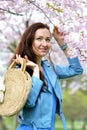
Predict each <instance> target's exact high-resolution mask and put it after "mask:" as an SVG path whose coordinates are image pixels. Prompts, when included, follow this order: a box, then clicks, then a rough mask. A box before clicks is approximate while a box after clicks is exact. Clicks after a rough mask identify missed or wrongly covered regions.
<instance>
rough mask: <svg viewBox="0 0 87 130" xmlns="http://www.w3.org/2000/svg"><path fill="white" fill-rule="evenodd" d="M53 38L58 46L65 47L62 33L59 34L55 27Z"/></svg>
mask: <svg viewBox="0 0 87 130" xmlns="http://www.w3.org/2000/svg"><path fill="white" fill-rule="evenodd" d="M53 36H54V38H55V40H56V41H57V42H58V44H59V46H63V45H65V43H64V33H63V32H60V31H59V30H58V27H57V26H54V29H53Z"/></svg>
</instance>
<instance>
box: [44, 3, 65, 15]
mask: <svg viewBox="0 0 87 130" xmlns="http://www.w3.org/2000/svg"><path fill="white" fill-rule="evenodd" d="M46 5H47V7H49V8H51V9H52V10H53V11H56V12H57V13H58V14H60V13H63V11H64V9H63V8H60V7H58V6H57V7H56V5H55V4H50V3H48V2H47V3H46Z"/></svg>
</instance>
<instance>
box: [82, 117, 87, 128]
mask: <svg viewBox="0 0 87 130" xmlns="http://www.w3.org/2000/svg"><path fill="white" fill-rule="evenodd" d="M86 125H87V118H86V119H85V120H84V123H83V126H82V130H85V129H86Z"/></svg>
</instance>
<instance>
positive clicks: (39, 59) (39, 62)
mask: <svg viewBox="0 0 87 130" xmlns="http://www.w3.org/2000/svg"><path fill="white" fill-rule="evenodd" d="M41 60H42V59H41V58H37V61H36V64H38V66H39V69H40V71H42V67H41Z"/></svg>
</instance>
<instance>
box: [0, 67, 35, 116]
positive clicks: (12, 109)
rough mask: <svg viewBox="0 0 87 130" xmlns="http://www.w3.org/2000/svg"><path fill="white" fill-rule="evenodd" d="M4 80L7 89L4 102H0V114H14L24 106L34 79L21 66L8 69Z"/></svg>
mask: <svg viewBox="0 0 87 130" xmlns="http://www.w3.org/2000/svg"><path fill="white" fill-rule="evenodd" d="M4 80H5V87H6V90H5V96H4V102H3V103H2V104H0V115H1V116H13V115H15V114H17V113H18V112H19V111H20V110H21V109H22V108H23V106H24V104H25V102H26V100H27V97H28V95H29V92H30V89H31V86H32V80H31V77H30V75H29V74H28V73H27V72H26V71H24V72H23V71H22V70H21V69H20V68H11V69H8V70H7V72H6V73H5V75H4Z"/></svg>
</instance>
